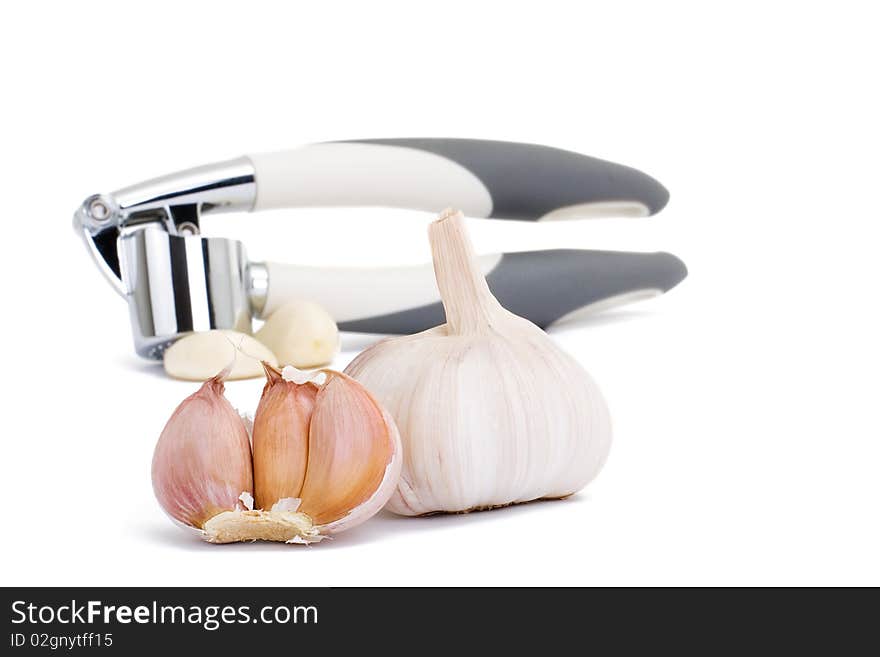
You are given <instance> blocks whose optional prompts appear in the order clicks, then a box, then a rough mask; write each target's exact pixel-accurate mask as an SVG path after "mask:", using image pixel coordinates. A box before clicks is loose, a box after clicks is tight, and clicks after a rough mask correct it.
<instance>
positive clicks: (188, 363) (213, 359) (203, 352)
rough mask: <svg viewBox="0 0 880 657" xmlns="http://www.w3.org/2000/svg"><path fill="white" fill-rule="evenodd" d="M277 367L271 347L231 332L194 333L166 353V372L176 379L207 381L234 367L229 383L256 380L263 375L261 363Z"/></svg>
mask: <svg viewBox="0 0 880 657" xmlns="http://www.w3.org/2000/svg"><path fill="white" fill-rule="evenodd" d="M264 360H265V361H267V362H269V363H272V364H273V365H277V364H278V361H277V360H276V358H275V354H273V353H272V352H271V351H270V350H269V349H268V347H266V346H265V345H264V344H262V343H261V342H258V341H257V340H255V339H254V338H253V337H252V336H250V335H247V334H245V333H239V332H237V331H229V330H214V331H200V332H198V333H190V334H189V335H186V336H184V337H182V338H180V340H178V341H177V342H175V343H174V344H173V345H171V346H170V347H168V349H166V350H165V355H164V357H163V364H164V365H165V372H167V373H168V375H169V376H172V377H174V378H175V379H183V380H184V381H204V380H206V379H209V378H211V377H212V376H214V375H215V374H216V373H217V372H219V371H220V370H222V369H223V368H224V367H226V366H227V365H228V364H229V363H232V369H231V370H230V371H229V374H228V375H227V376H225V377H224V378H225V379H226V380H230V381H231V380H235V379H253V378H255V377H258V376H262V374H263V366H262V365H261V364H260V361H264Z"/></svg>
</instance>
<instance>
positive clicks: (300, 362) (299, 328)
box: [256, 301, 339, 368]
mask: <svg viewBox="0 0 880 657" xmlns="http://www.w3.org/2000/svg"><path fill="white" fill-rule="evenodd" d="M256 337H257V339H258V340H259V341H260V342H262V343H263V344H265V345H266V346H267V347H269V349H271V350H272V353H274V354H275V355H276V356H277V357H278V361H279V362H281V363H283V364H285V365H293V366H294V367H298V368H311V367H319V366H321V365H326V364H328V363H329V362H331V361H332V360H333V358H334V357H335V356H336V354H337V353H338V352H339V330H338V329H337V327H336V322H335V321H333V318H332V317H331V316H330V314H329V313H328V312H327V311H326V310H324V309H323V308H322V307H321V306H319V305H318V304H316V303H313V302H311V301H290V302H288V303H285V304H284V305H282V306H280V307H279V308H278V309H277V310H276V311H275V312H273V313H272V314H271V315H270V316H269V318H268V319H267V320H266V323H265V324H263V326H262V327H261V328H260V330H259V331H257V333H256Z"/></svg>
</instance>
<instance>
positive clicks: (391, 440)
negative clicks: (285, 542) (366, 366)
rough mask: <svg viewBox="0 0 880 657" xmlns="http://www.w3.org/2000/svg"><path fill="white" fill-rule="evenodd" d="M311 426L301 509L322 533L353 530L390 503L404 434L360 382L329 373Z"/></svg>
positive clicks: (316, 403) (319, 394)
mask: <svg viewBox="0 0 880 657" xmlns="http://www.w3.org/2000/svg"><path fill="white" fill-rule="evenodd" d="M324 374H325V375H326V376H327V380H326V382H325V383H324V385H322V386H321V389H320V390H319V392H318V395H317V398H316V400H315V410H314V413H313V415H312V420H311V425H310V427H309V463H308V471H307V472H306V479H305V483H304V485H303V488H302V494H301V495H300V497H301V498H302V506H301V507H300V511H301V512H303V513H305V514H307V515H308V516H309V517H310V518H311V519H312V520H313V521H314V523H315V524H317V525H321V526H322V533H334V532H336V531H341V530H342V529H348V528H350V527H352V526H354V525H356V524H358V523H360V522H362V521H363V520H365V519H366V518H368V517H370V516H371V515H373V514H374V513H376V512H377V511H378V510H379V509H381V508H382V506H383V505H384V504H385V503H386V502H387V501H388V498H389V497H390V496H391V494H392V493H393V492H394V489H395V487H396V485H397V479H398V477H399V474H400V459H399V456H398V455H399V453H400V436H399V434H398V432H397V428H396V426H395V424H394V422H393V420H392V419H391V416H390V415H389V414H388V413H387V412H386V411H385V410H384V409H383V408H382V407H381V406H380V405H379V403H378V402H377V401H376V400H375V398H373V396H372V395H371V394H370V393H369V392H367V390H366V388H364V387H363V386H362V385H361V384H360V383H358V382H357V381H355V380H354V379H352V378H350V377H348V376H346V375H344V374H341V373H339V372H332V371H329V370H327V371H325V372H324Z"/></svg>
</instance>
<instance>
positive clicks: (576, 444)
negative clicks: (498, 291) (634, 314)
mask: <svg viewBox="0 0 880 657" xmlns="http://www.w3.org/2000/svg"><path fill="white" fill-rule="evenodd" d="M429 235H430V239H431V249H432V252H433V256H434V270H435V274H436V278H437V283H438V286H439V289H440V295H441V297H442V300H443V307H444V309H445V311H446V321H447V323H446V324H444V325H442V326H438V327H435V328H433V329H429V330H427V331H424V332H422V333H417V334H415V335H410V336H405V337H395V338H389V339H386V340H383V341H382V342H379V343H378V344H376V345H374V346H372V347H370V348H369V349H367V350H366V351H364V352H363V353H362V354H361V355H360V356H358V357H357V358H356V359H355V360H354V361H353V362H352V363H351V364H350V365H349V366H348V368H346V370H345V371H346V373H347V374H349V375H351V376H352V377H354V378H355V379H357V380H358V381H360V382H361V383H363V384H364V386H365V387H366V388H367V389H369V390H370V391H371V392H372V393H373V395H375V397H376V398H377V399H378V400H379V401H380V403H382V404H383V405H384V406H385V408H386V409H387V410H388V411H389V412H390V413H391V415H392V416H393V417H394V419H395V422H396V424H397V427H398V429H399V431H400V435H401V440H402V442H403V452H404V459H403V469H402V473H401V478H400V482H399V484H398V489H397V491H396V492H395V494H394V495H393V496H392V498H391V499H390V501H389V502H388V505H387V508H388V509H390V510H391V511H394V512H395V513H399V514H403V515H420V514H425V513H433V512H458V511H469V510H474V509H483V508H491V507H497V506H505V505H508V504H514V503H517V502H527V501H530V500H535V499H541V498H548V499H549V498H561V497H566V496H568V495H571V494H572V493H575V492H577V491H578V490H580V489H581V488H583V487H584V486H585V485H586V484H587V483H588V482H589V481H590V480H592V479H593V478H594V477H595V476H596V475H597V474H598V472H599V470H600V469H601V467H602V465H603V464H604V462H605V459H606V457H607V455H608V450H609V448H610V445H611V422H610V418H609V415H608V409H607V406H606V404H605V401H604V399H603V397H602V395H601V393H600V392H599V389H598V388H597V387H596V384H595V383H594V382H593V380H592V379H591V378H590V376H589V375H588V374H587V373H586V372H585V371H584V369H583V368H582V367H581V366H580V365H579V364H578V363H577V362H576V361H575V360H574V359H573V358H572V357H571V356H569V355H568V354H566V353H565V352H563V351H562V350H561V349H559V347H557V346H556V345H555V344H554V343H553V342H552V341H551V340H550V338H549V337H548V336H547V335H546V334H545V333H544V332H543V331H542V330H541V329H539V328H538V327H537V326H535V325H534V324H532V323H531V322H529V321H528V320H525V319H523V318H521V317H518V316H516V315H514V314H513V313H510V312H508V311H507V310H505V309H504V308H503V307H502V306H501V305H500V304H499V303H498V301H497V300H496V299H495V297H493V296H492V293H491V292H490V291H489V287H488V285H487V284H486V280H485V278H484V277H483V275H482V273H481V272H480V269H479V267H478V265H477V263H476V261H475V257H474V253H473V249H472V246H471V244H470V241H469V239H468V237H467V234H466V231H465V228H464V222H463V218H462V216H461V214H460V213H453V212H450V211H447V212H445V213H444V214H443V215H441V217H440V218H439V219H438V220H437V221H436V222H434V223H433V224H431V226H430V228H429Z"/></svg>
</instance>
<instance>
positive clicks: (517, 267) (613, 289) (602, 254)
mask: <svg viewBox="0 0 880 657" xmlns="http://www.w3.org/2000/svg"><path fill="white" fill-rule="evenodd" d="M479 261H480V263H481V265H482V266H483V271H484V272H485V274H486V282H487V283H488V284H489V288H490V289H491V290H492V293H493V294H494V295H495V297H496V298H497V299H498V301H499V302H500V303H501V305H502V306H504V307H505V308H507V309H508V310H510V311H511V312H513V313H515V314H517V315H519V316H521V317H525V318H526V319H529V320H530V321H532V322H533V323H535V324H537V325H538V326H540V327H541V328H545V329H546V328H549V327H550V326H551V325H553V324H557V323H562V322H565V321H570V320H575V319H579V318H581V317H583V316H584V315H586V314H588V313H591V312H596V311H599V310H604V309H607V308H609V307H613V306H617V305H622V304H624V303H629V302H632V301H636V300H640V299H645V298H648V297H652V296H656V295H659V294H662V293H663V292H666V291H667V290H669V289H670V288H672V287H674V286H675V285H677V284H678V283H679V282H680V281H681V280H682V279H683V278H684V277H685V276H686V275H687V269H686V268H685V265H684V263H683V262H682V261H681V260H679V259H678V258H676V257H675V256H674V255H672V254H670V253H621V252H611V251H587V250H574V249H556V250H547V251H529V252H524V253H506V254H504V255H501V256H482V257H481V258H480V259H479ZM425 269H426V271H419V270H417V269H416V268H410V271H409V272H403V271H401V272H400V274H401V276H398V277H397V278H396V279H394V280H390V279H389V280H387V281H386V283H385V285H384V287H383V288H376V287H375V283H377V282H378V281H376V280H375V276H376V275H375V274H374V275H373V276H371V275H370V274H369V272H363V273H362V275H359V276H355V275H353V276H351V277H350V279H349V280H347V281H344V283H345V285H344V286H342V287H339V288H338V289H337V291H336V293H335V294H325V295H324V296H323V299H324V300H325V303H327V304H330V307H331V312H335V313H336V314H337V315H339V314H340V313H342V314H348V316H349V317H350V316H351V315H350V312H351V310H352V309H353V308H355V307H356V306H357V305H358V304H359V303H362V302H359V299H370V298H373V297H376V296H379V295H381V297H382V298H381V301H379V302H378V303H374V305H373V307H372V309H373V310H375V309H377V308H378V307H379V306H380V305H381V307H383V308H384V309H386V310H387V312H382V313H378V314H372V315H370V316H367V317H360V318H353V319H349V320H347V321H341V322H340V324H339V328H341V329H342V330H345V331H356V332H364V333H404V334H407V333H415V332H417V331H424V330H425V329H429V328H431V327H433V326H438V325H440V324H443V323H444V322H445V321H446V316H445V313H444V311H443V305H442V303H441V302H440V297H439V293H438V292H437V288H436V285H433V284H432V282H433V281H432V280H429V279H433V272H432V271H427V270H428V269H430V267H429V266H428V267H426V268H425ZM379 275H383V276H384V274H381V273H379ZM275 276H276V275H275V274H272V276H270V280H272V279H273V277H275ZM282 277H283V275H281V274H279V275H278V276H277V279H278V280H281V279H282ZM419 279H423V280H424V281H425V282H424V283H421V282H420V280H419ZM340 282H342V281H340ZM270 285H271V283H270ZM416 285H421V286H422V290H421V292H422V294H421V299H418V295H415V294H413V292H415V290H414V286H416ZM395 295H401V297H396V296H395ZM345 297H350V298H345ZM395 301H397V302H398V303H396V304H395ZM394 305H396V306H397V307H399V308H401V309H400V310H390V309H389V306H390V307H393V306H394ZM365 310H366V308H365Z"/></svg>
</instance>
